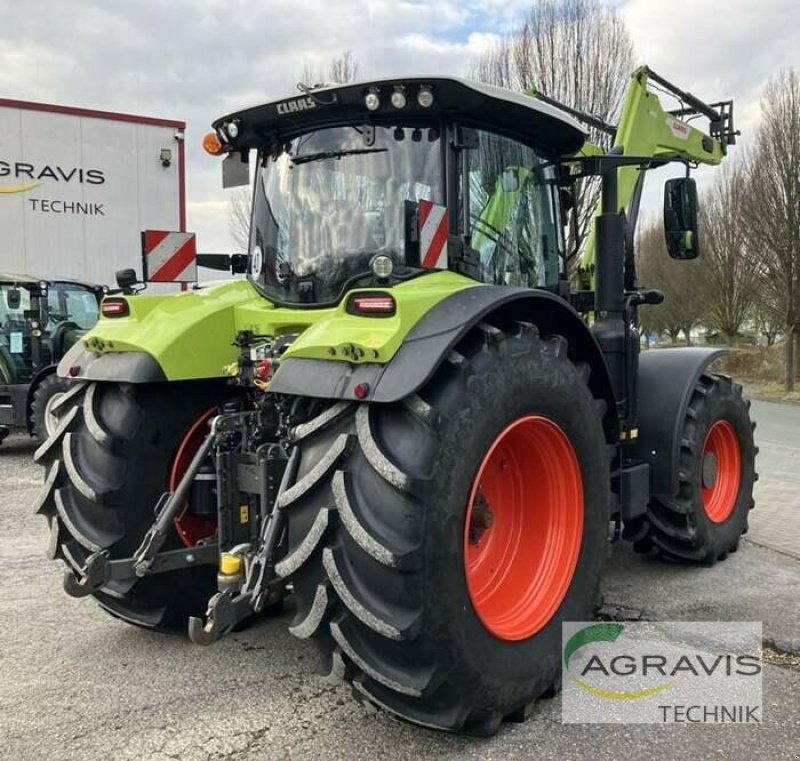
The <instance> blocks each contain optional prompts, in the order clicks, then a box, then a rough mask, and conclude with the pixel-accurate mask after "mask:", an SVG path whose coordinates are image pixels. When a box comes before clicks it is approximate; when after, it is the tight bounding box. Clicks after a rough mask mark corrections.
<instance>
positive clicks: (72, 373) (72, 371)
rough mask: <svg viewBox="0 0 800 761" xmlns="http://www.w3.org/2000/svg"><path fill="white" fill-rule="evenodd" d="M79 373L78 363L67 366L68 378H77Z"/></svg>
mask: <svg viewBox="0 0 800 761" xmlns="http://www.w3.org/2000/svg"><path fill="white" fill-rule="evenodd" d="M80 374H81V368H80V367H79V366H78V365H71V366H70V367H68V368H67V375H69V377H70V378H77V377H78V376H79V375H80Z"/></svg>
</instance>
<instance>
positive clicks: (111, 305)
mask: <svg viewBox="0 0 800 761" xmlns="http://www.w3.org/2000/svg"><path fill="white" fill-rule="evenodd" d="M100 311H101V312H102V313H103V317H127V316H128V315H129V314H130V313H131V308H130V306H129V305H128V302H127V301H126V300H125V299H108V298H106V299H103V303H102V305H101V306H100Z"/></svg>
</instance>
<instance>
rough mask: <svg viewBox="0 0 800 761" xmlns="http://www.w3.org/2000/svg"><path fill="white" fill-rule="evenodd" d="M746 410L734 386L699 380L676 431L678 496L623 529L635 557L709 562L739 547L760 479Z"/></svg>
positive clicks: (656, 501) (659, 499)
mask: <svg viewBox="0 0 800 761" xmlns="http://www.w3.org/2000/svg"><path fill="white" fill-rule="evenodd" d="M749 409H750V402H749V401H748V400H746V399H744V398H743V396H742V387H741V386H740V385H739V384H738V383H733V382H732V381H731V379H730V378H728V377H726V376H724V375H710V374H709V375H702V376H701V377H700V379H699V380H698V382H697V385H696V386H695V388H694V391H693V393H692V397H691V399H690V401H689V406H688V408H687V410H686V416H685V418H684V421H683V428H682V431H681V434H680V436H681V448H680V459H679V462H678V484H679V486H678V494H677V495H676V496H674V497H668V496H664V495H656V496H653V497H651V499H650V504H649V505H648V508H647V514H646V516H645V517H643V518H641V519H640V520H638V521H636V522H634V523H633V524H631V525H629V526H626V532H625V536H626V538H629V539H632V540H633V548H634V550H635V551H636V552H639V553H653V552H655V553H658V554H660V555H661V556H662V557H664V558H665V559H668V560H672V561H680V562H688V563H699V564H703V565H712V564H714V563H715V562H717V561H718V560H725V558H727V557H728V555H729V553H731V552H735V551H736V550H737V549H738V547H739V539H740V537H741V535H742V534H744V533H745V532H746V531H747V520H748V513H749V511H750V510H751V509H753V507H755V502H754V500H753V483H754V482H755V481H756V480H757V478H758V475H757V474H756V472H755V457H756V453H757V448H756V446H755V444H754V442H753V429H754V428H755V423H753V422H752V421H751V420H750V414H749Z"/></svg>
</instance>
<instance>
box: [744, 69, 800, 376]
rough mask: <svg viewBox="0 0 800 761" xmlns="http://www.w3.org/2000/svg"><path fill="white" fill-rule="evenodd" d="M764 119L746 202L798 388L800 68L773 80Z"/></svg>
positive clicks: (755, 251)
mask: <svg viewBox="0 0 800 761" xmlns="http://www.w3.org/2000/svg"><path fill="white" fill-rule="evenodd" d="M761 111H762V122H761V127H760V128H759V132H758V137H757V139H756V146H755V150H754V152H753V154H752V156H751V160H750V161H749V164H748V166H749V171H748V180H749V185H750V198H749V202H748V203H747V204H746V205H745V207H744V214H745V219H746V221H747V231H748V241H749V249H750V251H751V253H752V257H753V261H754V266H755V267H758V268H759V269H760V270H761V271H762V272H763V275H764V278H763V280H762V286H763V287H764V288H765V289H766V290H767V291H768V293H767V296H766V298H767V299H768V300H771V301H772V303H773V305H774V308H776V309H778V310H780V312H782V313H783V320H784V326H785V333H786V342H785V347H786V355H785V360H786V365H785V386H786V390H787V391H791V390H793V389H794V384H795V373H796V371H795V363H796V351H795V349H796V346H795V344H796V342H797V341H798V340H800V339H799V338H798V336H799V335H800V72H798V71H797V70H795V69H788V70H784V71H782V72H780V73H779V74H778V75H777V76H776V77H774V78H773V79H772V80H770V82H769V83H768V84H767V86H766V88H765V89H764V94H763V96H762V99H761Z"/></svg>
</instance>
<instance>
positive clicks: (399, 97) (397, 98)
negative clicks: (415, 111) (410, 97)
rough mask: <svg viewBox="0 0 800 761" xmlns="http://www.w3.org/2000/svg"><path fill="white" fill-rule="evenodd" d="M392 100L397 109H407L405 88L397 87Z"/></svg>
mask: <svg viewBox="0 0 800 761" xmlns="http://www.w3.org/2000/svg"><path fill="white" fill-rule="evenodd" d="M390 100H391V103H392V105H393V106H394V107H395V108H405V107H406V102H407V101H406V94H405V92H404V91H403V88H402V87H395V88H394V92H393V93H392V97H391V98H390Z"/></svg>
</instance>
